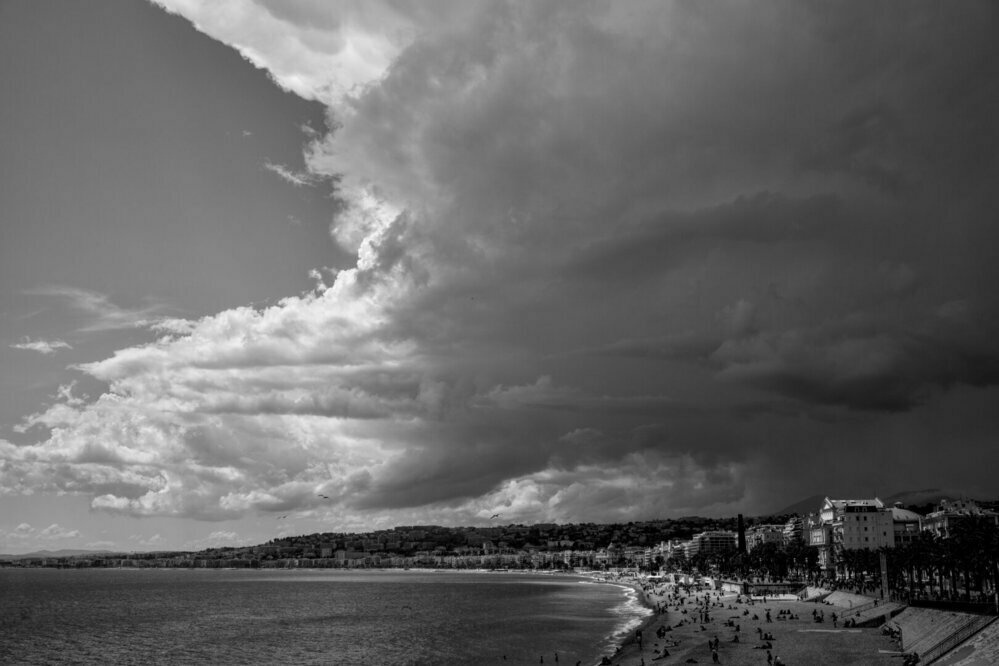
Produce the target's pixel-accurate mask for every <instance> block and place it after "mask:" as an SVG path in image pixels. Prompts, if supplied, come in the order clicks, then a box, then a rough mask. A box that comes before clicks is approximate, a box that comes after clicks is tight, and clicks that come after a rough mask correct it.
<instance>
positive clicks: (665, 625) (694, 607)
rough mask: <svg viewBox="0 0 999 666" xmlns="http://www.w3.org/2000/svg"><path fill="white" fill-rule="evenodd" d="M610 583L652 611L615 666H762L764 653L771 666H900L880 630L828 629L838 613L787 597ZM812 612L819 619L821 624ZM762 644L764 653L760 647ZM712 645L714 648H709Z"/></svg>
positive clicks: (640, 581) (639, 581)
mask: <svg viewBox="0 0 999 666" xmlns="http://www.w3.org/2000/svg"><path fill="white" fill-rule="evenodd" d="M615 582H619V583H625V582H627V583H628V584H631V585H633V586H635V587H636V589H638V590H640V591H641V593H642V595H643V599H644V601H645V603H646V604H647V605H648V606H649V608H651V609H652V610H653V611H654V614H653V615H651V616H649V618H648V619H647V620H646V621H645V622H644V623H643V624H642V626H641V627H638V628H637V629H636V630H635V631H633V632H631V633H630V635H629V636H628V637H627V639H626V640H624V641H623V642H622V644H621V646H620V648H619V650H618V651H617V652H616V654H614V655H613V656H611V655H608V658H609V662H610V663H611V664H614V665H615V666H653V665H654V664H662V665H666V664H685V663H700V664H712V663H720V664H730V665H733V666H741V665H743V664H746V665H752V666H761V665H766V664H768V660H767V658H768V653H769V656H770V657H771V660H772V661H771V662H770V663H778V661H777V660H778V659H779V663H783V664H786V665H790V664H795V665H802V664H808V665H810V666H811V665H815V664H836V665H839V664H857V665H858V666H860V665H868V664H872V665H876V664H898V663H899V657H900V653H899V652H898V646H897V645H896V644H893V643H892V642H891V641H890V640H889V638H888V637H886V636H884V635H883V634H882V632H881V630H880V628H853V627H844V626H843V623H842V619H840V620H839V621H838V622H836V623H835V624H836V626H834V622H833V620H832V615H833V613H838V614H839V615H838V616H837V617H841V616H842V614H843V613H844V609H842V608H836V607H833V606H829V605H825V604H822V603H815V602H805V601H800V600H797V599H796V598H791V597H788V598H778V599H774V598H772V597H767V598H766V600H765V601H764V598H763V597H746V596H740V595H737V594H735V593H726V592H721V591H715V590H706V589H702V590H699V591H697V590H693V589H691V590H690V591H689V592H687V591H685V590H684V588H682V587H681V586H678V585H675V584H672V583H663V582H659V581H656V580H654V579H653V580H650V579H648V578H646V577H644V576H630V577H623V578H619V579H617V580H616V581H615ZM705 610H706V613H707V614H706V616H705V615H704V611H705ZM813 612H814V613H816V614H821V615H822V616H823V621H822V622H821V623H820V622H817V621H816V619H815V616H814V615H813ZM768 613H769V621H768ZM639 632H640V633H639ZM736 636H738V639H737V640H736ZM770 636H772V638H771V637H770ZM716 641H717V642H716ZM767 644H769V645H770V646H771V647H770V648H769V649H766V648H765V647H764V646H766V645H767ZM714 645H717V648H716V649H713V648H712V647H711V646H714ZM713 652H714V653H716V654H717V661H715V654H713Z"/></svg>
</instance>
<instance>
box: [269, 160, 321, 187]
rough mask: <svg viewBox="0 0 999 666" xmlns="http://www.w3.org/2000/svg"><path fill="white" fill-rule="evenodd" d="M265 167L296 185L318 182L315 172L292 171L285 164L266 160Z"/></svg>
mask: <svg viewBox="0 0 999 666" xmlns="http://www.w3.org/2000/svg"><path fill="white" fill-rule="evenodd" d="M264 168H265V169H267V170H268V171H271V172H273V173H276V174H277V175H278V176H280V177H281V180H283V181H285V182H286V183H291V184H292V185H294V186H295V187H304V186H310V185H314V184H315V183H316V177H315V176H314V175H313V174H311V173H308V172H304V171H292V170H291V169H289V168H288V167H286V166H284V165H283V164H273V163H271V162H265V163H264Z"/></svg>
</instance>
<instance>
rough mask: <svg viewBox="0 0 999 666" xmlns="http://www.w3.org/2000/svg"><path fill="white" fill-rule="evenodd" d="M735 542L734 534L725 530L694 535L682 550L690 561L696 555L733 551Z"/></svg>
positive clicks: (736, 536) (735, 536)
mask: <svg viewBox="0 0 999 666" xmlns="http://www.w3.org/2000/svg"><path fill="white" fill-rule="evenodd" d="M737 541H738V535H737V534H736V533H735V532H729V531H725V530H718V531H713V532H701V533H700V534H695V535H694V537H693V538H692V539H691V540H690V541H688V542H687V544H686V546H685V549H684V550H685V551H686V555H687V559H690V558H692V557H693V556H694V555H697V554H698V553H704V554H705V555H708V554H711V553H717V552H722V551H726V550H734V549H735V547H736V543H737Z"/></svg>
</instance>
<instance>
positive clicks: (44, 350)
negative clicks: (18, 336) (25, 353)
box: [10, 338, 72, 355]
mask: <svg viewBox="0 0 999 666" xmlns="http://www.w3.org/2000/svg"><path fill="white" fill-rule="evenodd" d="M10 347H11V349H26V350H30V351H36V352H38V353H39V354H46V355H47V354H54V353H56V352H57V351H59V350H60V349H72V347H71V346H70V344H69V343H68V342H66V341H64V340H31V339H28V338H25V340H24V342H18V343H15V344H12V345H10Z"/></svg>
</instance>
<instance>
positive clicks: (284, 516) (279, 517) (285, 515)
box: [277, 514, 288, 520]
mask: <svg viewBox="0 0 999 666" xmlns="http://www.w3.org/2000/svg"><path fill="white" fill-rule="evenodd" d="M287 517H288V514H284V515H283V516H278V517H277V519H278V520H281V519H282V518H287Z"/></svg>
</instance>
